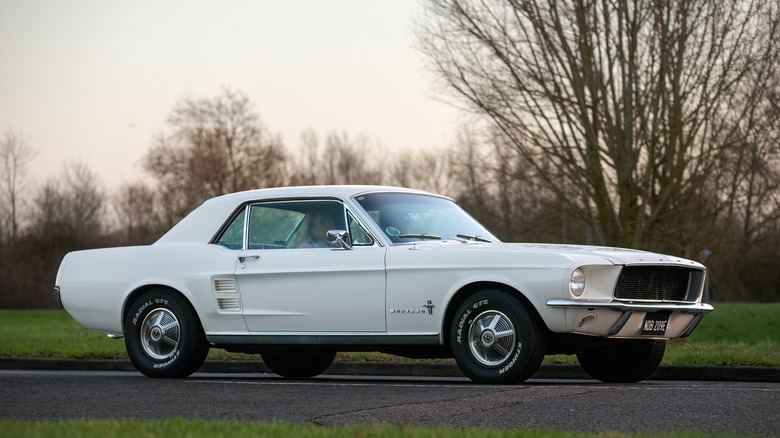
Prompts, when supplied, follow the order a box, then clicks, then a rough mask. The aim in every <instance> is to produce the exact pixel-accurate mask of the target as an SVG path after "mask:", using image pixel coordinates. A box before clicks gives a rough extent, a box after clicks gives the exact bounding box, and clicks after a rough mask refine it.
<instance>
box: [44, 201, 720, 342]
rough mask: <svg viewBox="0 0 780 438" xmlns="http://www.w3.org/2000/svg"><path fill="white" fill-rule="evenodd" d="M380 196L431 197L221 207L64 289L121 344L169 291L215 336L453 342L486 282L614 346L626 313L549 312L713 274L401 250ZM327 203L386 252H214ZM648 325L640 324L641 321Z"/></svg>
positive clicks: (547, 249)
mask: <svg viewBox="0 0 780 438" xmlns="http://www.w3.org/2000/svg"><path fill="white" fill-rule="evenodd" d="M369 192H401V193H411V194H425V193H424V192H419V191H414V190H408V189H399V188H391V187H371V186H331V187H329V186H318V187H300V188H295V187H293V188H281V189H266V190H256V191H249V192H242V193H236V194H231V195H226V196H222V197H219V198H215V199H212V200H209V201H207V202H206V203H204V204H203V205H202V206H201V207H199V208H198V209H196V210H194V211H193V212H192V213H191V214H190V215H188V216H187V217H186V218H185V219H183V220H182V221H181V222H180V223H179V224H177V225H176V226H175V227H173V228H172V229H171V230H170V231H169V232H168V233H166V234H165V235H164V236H163V237H162V238H161V239H160V240H159V241H157V242H156V243H155V244H153V245H150V246H141V247H126V248H109V249H99V250H89V251H77V252H73V253H70V254H68V255H67V256H66V257H65V258H64V260H63V262H62V265H61V267H60V271H59V273H58V275H57V282H56V285H57V286H58V287H59V288H60V290H61V297H62V303H63V306H64V308H65V309H66V310H67V311H68V312H69V313H70V314H71V315H72V316H73V318H74V319H76V321H78V322H79V324H81V325H82V326H84V327H85V328H87V329H90V330H94V331H98V332H105V333H109V334H116V335H121V334H122V330H123V329H122V324H123V311H124V308H125V306H127V305H129V304H128V303H127V299H128V297H129V296H130V295H131V294H132V293H134V292H135V291H137V290H139V289H140V288H145V287H155V286H162V287H167V288H171V289H174V290H176V291H178V292H179V293H181V294H182V296H184V297H185V298H186V299H187V300H188V301H189V302H190V303H191V305H192V307H193V308H194V309H195V311H196V312H197V315H198V317H199V319H200V321H201V324H202V326H203V328H204V330H205V332H206V334H207V336H215V335H226V336H239V337H240V336H242V335H252V334H271V335H280V334H284V335H296V334H318V335H345V334H353V335H365V334H373V335H385V334H386V335H393V336H395V335H439V337H440V341H441V342H442V343H443V342H446V336H445V333H444V331H445V330H446V328H444V329H443V327H442V326H443V322H444V317H445V313H446V311H447V310H448V306H449V304H450V301H451V300H452V299H453V297H455V295H456V294H457V293H458V292H459V291H460V290H462V289H463V288H466V287H469V285H473V284H476V283H479V284H483V285H494V286H495V287H502V288H504V289H505V290H510V291H512V293H515V294H518V296H520V295H522V296H523V297H525V299H527V300H528V302H530V303H531V305H532V306H533V307H534V309H535V310H536V312H538V314H539V315H540V316H541V318H542V320H543V321H544V323H545V325H546V326H547V328H548V329H549V330H550V331H552V332H559V333H569V332H571V333H583V334H589V335H595V336H605V332H604V330H605V327H606V328H608V326H609V325H610V324H611V323H612V322H614V319H615V318H616V317H617V316H616V315H619V313H617V312H614V310H604V309H602V310H599V311H598V312H596V313H597V316H598V318H597V319H598V320H599V323H598V324H595V323H594V324H592V325H591V329H590V331H588V330H580V329H578V328H577V327H576V325H577V324H578V321H579V317H580V316H584V315H587V314H588V312H587V311H583V310H582V308H579V307H578V308H574V307H573V306H570V305H563V304H561V305H548V302H550V301H555V300H557V301H556V302H558V303H559V304H560V303H563V302H567V303H568V302H569V301H577V300H579V301H578V302H577V303H574V304H577V305H579V304H583V303H593V305H594V307H598V306H606V305H608V304H609V303H610V302H612V300H613V298H612V289H613V288H614V285H615V281H616V279H617V276H618V274H619V273H620V269H621V266H622V265H643V264H648V265H649V264H657V265H663V266H681V267H686V268H691V269H696V270H701V271H704V267H703V266H702V265H700V264H698V263H696V262H693V261H690V260H685V259H681V258H677V257H670V256H665V255H659V254H653V253H648V252H643V251H636V250H626V249H616V248H598V247H587V246H576V245H541V244H504V243H474V242H470V243H462V242H458V241H421V242H420V243H416V244H404V245H393V244H392V243H391V242H390V241H388V240H386V239H385V238H384V235H383V234H382V232H381V230H379V229H378V228H377V227H376V225H375V224H372V223H371V222H370V219H369V218H368V216H367V215H366V214H365V213H364V212H362V209H361V207H360V205H359V204H358V203H357V202H355V200H354V197H355V196H357V195H359V194H361V193H369ZM426 195H430V194H426ZM320 197H327V198H329V199H334V198H335V199H340V200H341V201H342V202H343V203H344V204H345V205H346V206H348V207H349V209H350V210H351V211H353V212H356V213H357V214H358V216H359V217H358V219H359V220H361V221H362V222H363V225H364V227H365V228H366V229H367V230H370V232H371V233H372V234H373V235H374V237H375V238H376V239H377V244H376V245H374V246H371V247H355V248H353V249H351V250H344V249H276V250H230V249H227V248H224V247H221V246H218V245H214V244H210V243H209V242H210V241H211V240H212V239H213V238H214V236H215V235H216V234H217V233H218V231H219V230H220V228H221V227H222V226H223V224H224V223H225V221H226V220H227V219H228V218H229V217H230V216H231V215H232V213H233V212H235V211H236V210H237V209H238V208H239V207H240V206H241V205H243V204H245V203H246V202H253V201H262V200H282V199H317V198H320ZM239 257H246V260H244V261H243V262H241V261H239ZM255 257H256V258H255ZM578 267H583V269H584V270H585V271H586V273H587V274H588V290H587V293H586V295H584V296H583V297H581V298H578V299H574V298H573V297H571V296H570V294H569V292H568V281H569V278H570V276H571V274H572V272H573V271H574V270H575V269H577V268H578ZM215 279H222V280H226V281H227V282H228V283H230V281H231V280H234V281H235V284H236V286H237V287H236V290H235V291H218V290H215V286H214V280H215ZM218 298H223V299H234V298H238V300H237V303H238V305H239V306H240V307H237V308H236V309H235V310H233V309H231V308H220V306H219V305H218ZM566 300H569V301H566ZM234 301H235V300H234ZM695 305H698V306H700V308H697V309H694V310H695V311H696V312H698V313H706V312H707V311H709V310H711V307H709V306H707V305H703V304H701V302H700V299H699V300H698V301H697V303H695ZM691 308H693V307H692V306H689V310H690V309H691ZM637 315H639V313H637ZM637 318H639V316H636V317H635V318H634V319H632V320H631V322H630V324H631V325H632V326H634V325H637V324H639V323H640V322H641V321H640V320H639V319H637ZM591 319H593V318H591ZM588 321H590V320H588ZM676 324H677V325H676V326H675V327H677V326H681V325H683V323H682V322H680V323H676ZM683 328H684V327H683ZM621 335H624V336H627V337H631V336H632V334H631V333H628V332H626V333H624V332H621Z"/></svg>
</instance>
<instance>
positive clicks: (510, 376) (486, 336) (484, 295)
mask: <svg viewBox="0 0 780 438" xmlns="http://www.w3.org/2000/svg"><path fill="white" fill-rule="evenodd" d="M450 346H451V348H452V353H453V355H454V356H455V361H456V362H457V363H458V366H459V367H460V369H461V371H463V373H464V374H465V375H466V376H467V377H469V378H470V379H471V380H473V381H475V382H479V383H517V382H522V381H524V380H526V379H528V378H529V377H531V376H532V375H533V374H534V373H535V372H536V371H537V370H538V369H539V366H541V364H542V359H544V353H545V348H546V336H545V332H544V328H543V327H542V324H541V322H540V321H539V320H538V318H536V317H535V315H532V314H531V313H530V312H529V311H528V310H527V309H526V307H525V306H524V305H523V304H522V303H521V302H520V301H519V300H517V299H515V298H514V297H512V296H510V295H509V294H507V293H505V292H502V291H498V290H485V291H481V292H478V293H476V294H474V295H472V296H470V297H469V298H468V299H467V300H466V301H465V302H464V303H463V304H462V305H461V306H460V308H459V309H458V311H457V313H456V314H455V318H454V319H453V321H452V326H451V330H450Z"/></svg>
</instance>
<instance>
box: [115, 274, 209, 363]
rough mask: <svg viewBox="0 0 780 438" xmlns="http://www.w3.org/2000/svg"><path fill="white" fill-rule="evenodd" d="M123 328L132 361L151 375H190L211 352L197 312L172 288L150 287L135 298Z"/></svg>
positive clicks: (128, 353)
mask: <svg viewBox="0 0 780 438" xmlns="http://www.w3.org/2000/svg"><path fill="white" fill-rule="evenodd" d="M124 330H125V347H126V348H127V355H128V356H129V357H130V361H131V362H132V363H133V365H134V366H135V368H136V369H137V370H138V371H140V372H141V373H143V374H145V375H147V376H149V377H162V378H182V377H187V376H189V375H190V374H192V373H194V372H195V371H197V370H198V368H200V366H201V365H203V362H204V361H205V360H206V355H207V354H208V352H209V344H208V342H207V341H206V336H205V335H204V333H203V328H202V327H201V325H200V321H199V320H198V318H197V316H196V315H195V312H194V311H193V310H192V308H191V307H190V305H189V303H187V302H186V301H185V300H184V299H183V298H181V297H180V296H179V295H178V294H176V293H174V292H173V291H170V290H166V289H155V290H150V291H147V292H145V293H143V294H142V295H141V296H139V297H138V298H137V299H136V300H135V301H133V303H132V305H131V306H130V311H129V312H128V313H127V316H126V317H125V324H124Z"/></svg>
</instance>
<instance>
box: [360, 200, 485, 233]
mask: <svg viewBox="0 0 780 438" xmlns="http://www.w3.org/2000/svg"><path fill="white" fill-rule="evenodd" d="M355 200H356V201H357V202H358V203H359V204H360V206H361V207H363V209H364V210H365V211H366V213H368V215H369V216H371V219H373V220H374V222H375V223H376V224H377V226H379V228H380V229H381V230H382V232H384V233H385V235H386V236H387V237H388V238H389V239H390V240H391V241H392V242H393V243H411V242H419V241H421V240H445V239H446V240H450V239H454V240H460V241H463V242H467V241H480V242H498V239H497V238H496V237H495V236H493V234H491V233H490V231H488V230H487V229H486V228H485V227H483V226H482V225H481V224H480V223H479V222H477V221H476V220H474V218H472V217H471V216H469V215H468V213H466V212H465V211H463V210H462V209H461V208H460V207H458V205H457V204H455V203H454V202H452V201H450V200H449V199H445V198H439V197H436V196H427V195H416V194H408V193H375V194H370V195H361V196H358V197H356V198H355Z"/></svg>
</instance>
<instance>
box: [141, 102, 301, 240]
mask: <svg viewBox="0 0 780 438" xmlns="http://www.w3.org/2000/svg"><path fill="white" fill-rule="evenodd" d="M252 107H253V106H252V104H251V103H250V101H249V98H248V97H247V96H246V95H245V94H243V93H240V92H234V91H231V90H229V89H223V93H222V94H221V95H219V96H216V97H214V98H210V99H209V98H202V99H185V100H183V101H182V102H180V103H179V104H177V105H176V107H175V108H174V109H173V112H172V113H171V115H170V117H169V118H168V125H169V126H170V128H171V131H172V132H170V133H169V134H168V135H164V134H163V135H160V136H159V138H158V139H157V141H156V144H155V145H154V146H153V147H152V148H151V150H150V151H149V153H148V154H147V156H146V158H145V163H144V167H145V169H146V170H147V171H148V172H149V173H150V174H151V175H152V176H154V177H155V178H156V179H157V181H158V183H159V190H160V202H162V203H163V205H165V206H166V209H165V211H166V213H167V217H166V218H165V221H166V224H167V225H171V224H173V223H175V222H176V221H178V220H179V219H180V218H181V217H183V216H184V215H185V214H187V213H189V211H190V210H192V209H193V208H194V207H196V206H197V205H198V204H199V203H201V202H203V201H204V200H206V199H208V198H211V197H214V196H217V195H221V194H224V193H229V192H236V191H240V190H247V189H251V188H259V187H267V186H275V185H280V184H282V183H283V182H284V165H285V159H286V157H285V154H284V150H283V146H282V142H281V140H280V139H279V137H278V136H274V135H271V134H270V133H269V132H268V131H267V130H266V129H265V127H264V126H263V124H262V123H261V121H260V119H259V116H258V115H257V113H255V111H254V110H253V108H252Z"/></svg>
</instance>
